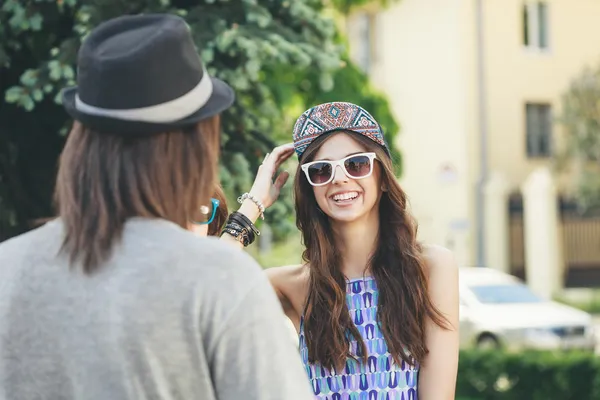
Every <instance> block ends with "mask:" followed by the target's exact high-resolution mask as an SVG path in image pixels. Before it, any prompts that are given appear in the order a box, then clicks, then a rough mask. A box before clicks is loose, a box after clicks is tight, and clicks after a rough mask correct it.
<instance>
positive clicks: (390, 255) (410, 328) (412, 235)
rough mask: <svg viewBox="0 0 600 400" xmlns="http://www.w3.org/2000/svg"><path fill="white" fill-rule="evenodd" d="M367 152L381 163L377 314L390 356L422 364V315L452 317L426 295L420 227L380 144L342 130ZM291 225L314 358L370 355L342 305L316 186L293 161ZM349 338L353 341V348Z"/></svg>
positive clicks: (335, 362) (328, 362)
mask: <svg viewBox="0 0 600 400" xmlns="http://www.w3.org/2000/svg"><path fill="white" fill-rule="evenodd" d="M339 133H340V132H339V131H338V132H332V133H330V134H326V135H323V136H321V137H319V138H318V139H316V140H315V141H314V142H313V143H312V144H311V145H310V146H309V147H308V149H307V150H306V151H305V153H304V154H303V157H302V159H301V163H306V162H309V161H314V156H315V154H316V153H317V151H318V150H319V148H320V147H321V145H322V144H323V143H324V142H325V140H327V139H328V138H329V137H331V135H334V134H339ZM344 133H347V134H349V135H351V137H352V138H353V139H354V140H356V141H357V142H358V143H360V144H361V145H362V146H363V147H364V148H365V149H366V151H372V152H375V153H376V154H377V160H378V162H379V165H380V166H381V170H382V174H381V177H382V178H381V179H382V182H381V184H382V186H383V187H385V188H387V190H386V191H384V192H383V193H382V196H381V200H380V203H379V224H380V225H379V235H378V238H377V246H376V248H375V251H374V253H373V255H372V257H371V259H370V262H369V265H368V268H369V270H370V272H371V274H372V275H373V276H374V278H375V281H376V282H377V286H378V288H379V301H378V310H377V320H378V321H379V323H380V327H381V331H382V333H383V335H384V337H385V341H386V343H387V346H388V348H389V352H390V354H391V355H392V357H393V358H394V361H395V362H396V363H398V364H400V363H401V362H402V361H405V362H408V363H409V364H413V365H414V364H415V362H417V363H422V362H423V360H424V358H425V356H426V355H427V353H428V350H427V346H426V344H425V322H426V318H430V319H431V320H433V321H434V322H435V323H436V324H437V325H439V326H441V327H443V328H445V329H448V327H449V322H448V320H447V319H446V318H445V317H444V315H443V314H442V313H441V312H440V311H439V310H438V309H437V308H436V307H435V305H434V304H433V302H432V300H431V298H430V297H429V294H428V278H427V276H428V275H427V270H426V265H425V262H424V259H423V254H422V249H421V246H420V245H419V243H418V242H417V239H416V235H417V226H416V223H415V222H414V220H413V218H412V217H411V215H410V214H409V212H408V211H407V199H406V194H405V193H404V192H403V191H402V189H401V188H400V185H399V184H398V182H397V181H396V178H395V177H394V173H393V166H392V160H391V159H390V158H389V156H388V155H387V154H386V153H385V151H384V150H383V148H382V147H381V146H379V145H378V144H376V143H375V142H373V141H372V140H370V139H368V138H366V137H364V136H362V135H359V134H356V133H354V132H344ZM294 191H295V199H296V216H297V220H296V224H297V226H298V228H299V229H300V231H301V232H302V239H303V243H304V245H305V247H306V249H305V250H304V252H303V254H302V258H303V261H304V262H306V263H307V264H308V266H309V269H310V277H309V289H308V296H307V300H306V304H305V309H304V332H305V338H306V345H307V348H308V359H309V361H310V362H311V363H320V364H321V365H323V366H324V367H327V368H340V367H342V366H343V365H344V363H345V361H346V359H347V358H349V357H350V358H354V359H362V360H363V361H364V362H366V360H367V356H368V354H367V349H366V346H365V343H364V341H363V340H362V337H361V336H360V333H359V332H358V329H357V328H356V326H355V325H354V323H353V322H352V319H351V316H350V313H349V312H348V308H347V305H346V277H345V276H344V275H343V273H342V271H341V265H340V260H341V259H342V257H341V255H340V254H339V249H338V248H337V247H336V246H335V243H334V233H333V230H332V227H331V224H330V222H329V217H328V216H327V215H325V214H324V213H323V212H322V211H321V210H320V209H319V207H318V205H317V203H316V200H315V196H314V192H313V188H312V186H311V185H310V184H309V183H308V181H307V179H306V177H305V175H304V173H302V170H301V169H300V166H298V170H297V171H296V177H295V182H294ZM350 339H353V340H356V341H357V343H358V346H357V354H351V352H350Z"/></svg>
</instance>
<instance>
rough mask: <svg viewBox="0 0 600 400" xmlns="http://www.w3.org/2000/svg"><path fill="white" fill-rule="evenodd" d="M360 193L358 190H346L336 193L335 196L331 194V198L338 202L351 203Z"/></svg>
mask: <svg viewBox="0 0 600 400" xmlns="http://www.w3.org/2000/svg"><path fill="white" fill-rule="evenodd" d="M359 195H360V193H358V192H346V193H339V194H334V195H333V196H331V199H332V200H333V201H335V202H336V203H349V202H351V201H352V200H354V199H356V198H357V197H358V196H359Z"/></svg>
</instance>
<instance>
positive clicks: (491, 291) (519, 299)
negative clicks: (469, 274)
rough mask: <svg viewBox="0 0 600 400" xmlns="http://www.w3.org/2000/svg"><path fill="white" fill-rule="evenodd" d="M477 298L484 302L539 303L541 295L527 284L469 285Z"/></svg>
mask: <svg viewBox="0 0 600 400" xmlns="http://www.w3.org/2000/svg"><path fill="white" fill-rule="evenodd" d="M469 289H471V291H472V292H473V293H474V294H475V297H477V299H478V300H479V301H480V302H482V303H484V304H517V303H539V302H541V301H542V299H541V298H540V297H538V296H537V295H535V294H534V293H533V292H532V291H531V290H529V288H528V287H527V286H525V285H519V284H516V285H515V284H512V285H511V284H508V285H507V284H504V285H478V286H469Z"/></svg>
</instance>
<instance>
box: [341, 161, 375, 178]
mask: <svg viewBox="0 0 600 400" xmlns="http://www.w3.org/2000/svg"><path fill="white" fill-rule="evenodd" d="M344 168H346V172H348V175H350V176H352V177H354V178H362V177H364V176H367V175H369V174H370V173H371V159H370V158H369V157H367V156H354V157H350V158H349V159H347V160H346V161H345V162H344Z"/></svg>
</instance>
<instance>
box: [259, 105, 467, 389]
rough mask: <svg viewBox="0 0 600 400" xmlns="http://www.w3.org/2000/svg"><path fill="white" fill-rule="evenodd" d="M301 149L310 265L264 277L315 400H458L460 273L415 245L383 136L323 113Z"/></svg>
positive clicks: (299, 132)
mask: <svg viewBox="0 0 600 400" xmlns="http://www.w3.org/2000/svg"><path fill="white" fill-rule="evenodd" d="M294 145H295V149H296V153H297V155H298V157H299V159H300V165H299V167H298V171H297V174H296V178H295V182H294V191H295V201H296V212H297V225H298V228H299V229H300V231H301V233H302V237H303V243H304V245H305V247H306V249H305V251H304V253H303V260H304V263H303V264H302V265H296V266H286V267H281V268H271V269H269V270H268V271H267V274H268V275H269V278H270V280H271V284H272V285H273V287H274V288H275V290H276V292H277V294H278V296H279V299H280V301H281V303H282V305H283V308H284V310H285V313H286V315H287V316H288V317H289V318H290V319H291V320H292V322H293V323H294V325H295V326H296V329H297V331H298V333H299V337H300V351H301V355H302V359H303V361H304V364H305V367H306V370H307V373H308V376H309V379H310V382H311V385H312V387H313V391H314V394H315V396H316V398H317V399H331V398H335V399H347V398H352V396H353V395H354V396H356V395H361V394H362V395H364V394H365V393H366V394H368V396H369V398H381V397H380V396H381V395H383V396H386V397H385V398H386V399H387V398H389V399H401V398H405V399H416V398H417V396H418V398H419V399H422V400H423V399H425V400H430V399H433V400H445V399H453V398H454V390H455V381H456V371H457V365H458V269H457V267H456V264H455V262H454V260H453V257H452V254H451V253H450V252H449V251H448V250H446V249H444V248H441V247H438V246H425V245H421V244H419V243H418V242H417V240H416V230H417V229H416V224H415V222H414V221H413V219H412V217H411V215H410V214H409V212H408V210H407V196H406V194H405V193H404V191H403V190H402V189H401V187H400V186H399V184H398V182H397V181H396V178H395V177H394V174H393V163H392V159H391V158H390V153H389V149H388V147H387V144H386V143H385V140H384V137H383V133H382V130H381V127H380V125H379V124H378V123H377V121H376V120H375V119H374V118H373V117H372V116H371V115H370V114H369V113H368V112H367V111H365V110H364V109H362V108H361V107H359V106H357V105H354V104H350V103H327V104H321V105H319V106H316V107H314V108H311V109H310V110H308V111H306V112H305V113H303V114H302V115H301V117H300V118H299V119H298V121H297V122H296V125H295V128H294ZM371 396H373V397H371Z"/></svg>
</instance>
